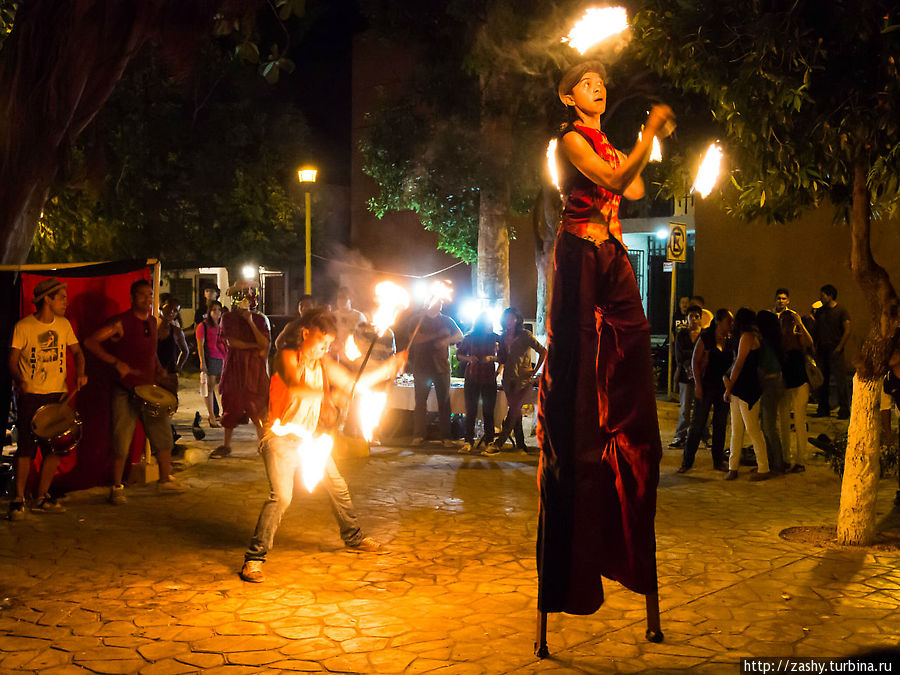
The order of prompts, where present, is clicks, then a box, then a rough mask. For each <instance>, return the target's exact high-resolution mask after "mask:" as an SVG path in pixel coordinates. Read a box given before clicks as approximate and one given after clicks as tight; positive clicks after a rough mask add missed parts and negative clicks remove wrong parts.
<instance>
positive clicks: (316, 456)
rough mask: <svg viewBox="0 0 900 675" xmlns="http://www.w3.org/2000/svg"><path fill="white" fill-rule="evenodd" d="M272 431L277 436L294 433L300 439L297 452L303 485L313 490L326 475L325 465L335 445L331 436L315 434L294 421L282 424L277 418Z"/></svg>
mask: <svg viewBox="0 0 900 675" xmlns="http://www.w3.org/2000/svg"><path fill="white" fill-rule="evenodd" d="M272 433H273V434H275V435H276V436H290V435H294V436H296V437H297V438H298V439H299V440H300V443H299V444H298V445H297V454H299V455H300V470H301V472H302V473H303V485H304V486H305V487H306V489H307V490H308V491H310V492H312V491H313V490H314V489H315V487H316V485H318V484H319V481H320V480H322V477H323V476H324V475H325V465H326V464H327V463H328V457H329V456H330V455H331V450H332V448H333V447H334V441H333V440H332V438H331V436H329V435H327V434H322V435H321V436H315V435H313V434H312V433H310V432H309V431H308V430H307V429H306V428H305V427H303V426H301V425H299V424H295V423H293V422H288V423H287V424H282V423H281V420H275V422H274V423H273V424H272Z"/></svg>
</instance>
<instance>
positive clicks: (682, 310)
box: [669, 295, 691, 344]
mask: <svg viewBox="0 0 900 675" xmlns="http://www.w3.org/2000/svg"><path fill="white" fill-rule="evenodd" d="M690 306H691V299H690V298H689V297H688V296H686V295H684V296H682V297H680V298H678V306H677V307H676V308H675V313H674V314H673V315H672V327H671V329H670V331H669V340H670V341H671V342H672V344H674V343H675V337H676V336H677V335H678V329H679V328H681V327H682V326H687V325H688V309H689V308H690Z"/></svg>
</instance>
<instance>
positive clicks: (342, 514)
mask: <svg viewBox="0 0 900 675" xmlns="http://www.w3.org/2000/svg"><path fill="white" fill-rule="evenodd" d="M322 480H323V483H324V485H325V489H326V490H327V491H328V496H329V497H330V498H331V510H332V512H333V513H334V517H335V518H336V519H337V522H338V526H339V527H340V529H341V539H343V540H344V543H345V544H346V545H347V546H356V545H357V544H359V542H360V541H362V539H363V533H362V530H360V528H359V519H358V518H357V516H356V509H355V508H354V507H353V500H352V499H350V489H349V488H348V487H347V481H345V480H344V477H343V476H342V475H341V472H340V471H338V468H337V466H336V465H335V463H334V458H332V457H330V456H329V457H328V461H327V462H326V464H325V476H324V478H323V479H322Z"/></svg>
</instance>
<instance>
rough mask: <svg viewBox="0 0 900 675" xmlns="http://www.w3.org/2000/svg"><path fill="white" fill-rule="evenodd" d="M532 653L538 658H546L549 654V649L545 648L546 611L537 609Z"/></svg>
mask: <svg viewBox="0 0 900 675" xmlns="http://www.w3.org/2000/svg"><path fill="white" fill-rule="evenodd" d="M534 655H535V656H537V657H538V658H539V659H546V658H547V657H548V656H550V650H549V649H548V648H547V612H542V611H541V610H538V613H537V636H536V638H535V640H534Z"/></svg>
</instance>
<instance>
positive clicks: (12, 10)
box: [0, 0, 19, 49]
mask: <svg viewBox="0 0 900 675" xmlns="http://www.w3.org/2000/svg"><path fill="white" fill-rule="evenodd" d="M18 8H19V3H18V2H11V1H10V0H0V49H3V42H4V41H5V40H6V36H7V35H9V32H10V31H11V30H12V27H13V19H15V18H16V10H17V9H18Z"/></svg>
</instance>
